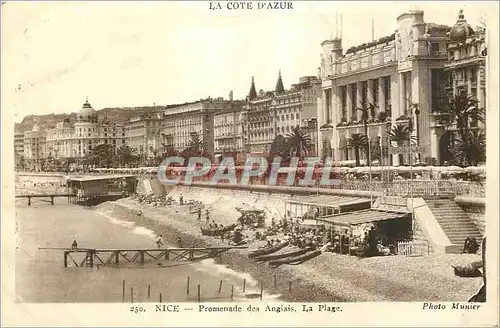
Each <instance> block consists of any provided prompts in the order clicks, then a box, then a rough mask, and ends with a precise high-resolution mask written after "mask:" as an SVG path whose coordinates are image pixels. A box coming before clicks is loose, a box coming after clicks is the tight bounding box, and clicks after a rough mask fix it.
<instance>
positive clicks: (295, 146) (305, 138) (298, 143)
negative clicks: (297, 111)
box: [286, 125, 311, 158]
mask: <svg viewBox="0 0 500 328" xmlns="http://www.w3.org/2000/svg"><path fill="white" fill-rule="evenodd" d="M286 143H287V145H288V151H289V153H290V155H292V154H295V156H297V157H299V158H300V157H302V155H303V154H304V155H307V154H308V151H309V149H310V144H311V137H310V136H309V135H308V134H307V133H306V132H305V131H304V130H302V128H300V127H299V126H298V125H297V126H296V127H295V128H293V130H292V132H290V133H289V134H287V136H286Z"/></svg>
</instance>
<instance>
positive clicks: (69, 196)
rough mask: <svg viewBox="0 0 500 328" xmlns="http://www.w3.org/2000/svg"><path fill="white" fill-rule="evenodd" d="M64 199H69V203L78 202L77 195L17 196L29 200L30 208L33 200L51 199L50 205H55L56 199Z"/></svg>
mask: <svg viewBox="0 0 500 328" xmlns="http://www.w3.org/2000/svg"><path fill="white" fill-rule="evenodd" d="M56 197H64V198H68V203H73V202H75V201H76V198H77V196H76V195H75V194H29V195H16V198H28V206H31V198H50V205H54V198H56Z"/></svg>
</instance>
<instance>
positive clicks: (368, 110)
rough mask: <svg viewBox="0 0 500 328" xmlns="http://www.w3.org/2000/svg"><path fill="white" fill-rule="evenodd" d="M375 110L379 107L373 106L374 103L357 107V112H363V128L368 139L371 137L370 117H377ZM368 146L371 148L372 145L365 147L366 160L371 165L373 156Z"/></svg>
mask: <svg viewBox="0 0 500 328" xmlns="http://www.w3.org/2000/svg"><path fill="white" fill-rule="evenodd" d="M375 108H377V106H376V105H374V104H372V103H366V104H363V105H362V107H356V110H359V111H360V112H361V120H362V121H363V127H364V130H365V136H366V138H367V139H369V136H368V117H369V116H370V115H371V117H375ZM368 146H370V144H369V143H368V142H367V143H366V145H365V147H366V149H365V153H366V159H367V163H371V156H370V153H371V151H370V150H371V149H369V148H368Z"/></svg>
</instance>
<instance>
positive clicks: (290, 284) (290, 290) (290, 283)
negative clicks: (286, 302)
mask: <svg viewBox="0 0 500 328" xmlns="http://www.w3.org/2000/svg"><path fill="white" fill-rule="evenodd" d="M288 292H289V293H291V292H292V281H291V280H290V281H289V282H288Z"/></svg>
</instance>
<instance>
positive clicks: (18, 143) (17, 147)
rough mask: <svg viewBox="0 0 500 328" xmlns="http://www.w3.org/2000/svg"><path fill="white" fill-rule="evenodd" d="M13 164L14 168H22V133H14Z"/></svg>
mask: <svg viewBox="0 0 500 328" xmlns="http://www.w3.org/2000/svg"><path fill="white" fill-rule="evenodd" d="M14 163H15V166H16V168H22V167H23V166H24V164H25V160H24V133H22V132H16V133H14Z"/></svg>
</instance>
